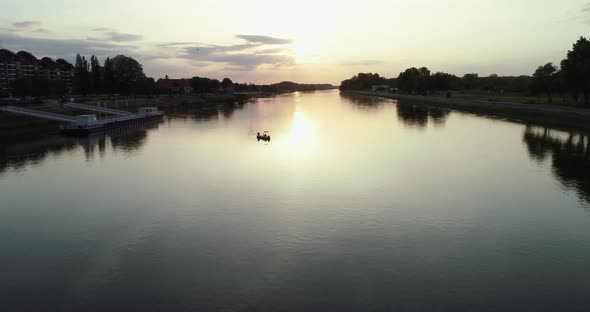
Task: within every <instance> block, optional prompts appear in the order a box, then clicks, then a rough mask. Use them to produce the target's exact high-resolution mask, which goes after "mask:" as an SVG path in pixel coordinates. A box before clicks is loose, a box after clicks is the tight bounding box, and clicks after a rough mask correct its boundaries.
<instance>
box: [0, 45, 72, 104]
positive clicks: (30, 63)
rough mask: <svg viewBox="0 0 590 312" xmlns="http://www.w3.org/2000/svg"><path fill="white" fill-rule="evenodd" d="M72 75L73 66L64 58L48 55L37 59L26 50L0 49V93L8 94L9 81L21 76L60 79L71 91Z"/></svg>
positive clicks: (69, 91) (68, 90) (9, 88)
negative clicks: (15, 51) (54, 57)
mask: <svg viewBox="0 0 590 312" xmlns="http://www.w3.org/2000/svg"><path fill="white" fill-rule="evenodd" d="M74 76H75V69H74V66H73V65H72V64H70V63H68V62H67V61H66V60H63V59H59V60H57V61H53V60H52V59H51V58H48V57H44V58H42V59H41V60H38V59H37V58H36V57H35V56H34V55H32V54H31V53H29V52H26V51H20V52H18V53H14V52H12V51H10V50H7V49H0V93H5V94H10V90H11V86H10V85H11V83H12V82H13V81H14V80H17V79H21V78H25V79H26V78H30V79H48V80H60V81H63V82H64V84H65V86H66V91H67V92H68V93H71V92H72V90H73V82H74Z"/></svg>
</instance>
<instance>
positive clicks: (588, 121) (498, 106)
mask: <svg viewBox="0 0 590 312" xmlns="http://www.w3.org/2000/svg"><path fill="white" fill-rule="evenodd" d="M343 93H345V94H358V95H365V96H374V97H380V98H386V99H392V100H397V101H402V102H410V103H412V104H415V105H427V106H436V107H441V108H449V109H454V110H458V111H464V112H471V113H476V114H484V115H489V116H494V117H503V118H507V119H516V120H519V121H525V122H527V121H528V122H535V123H541V124H543V125H547V126H555V127H568V128H575V129H578V130H584V131H590V109H585V108H576V107H563V106H557V105H540V104H521V103H512V102H495V101H483V100H466V99H455V98H443V97H433V96H420V95H406V94H392V93H384V92H370V91H344V92H343Z"/></svg>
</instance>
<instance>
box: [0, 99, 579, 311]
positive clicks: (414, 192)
mask: <svg viewBox="0 0 590 312" xmlns="http://www.w3.org/2000/svg"><path fill="white" fill-rule="evenodd" d="M262 130H269V131H270V132H271V135H272V141H271V142H270V143H263V142H257V141H256V138H255V134H256V132H257V131H262ZM589 142H590V140H589V137H588V136H587V135H585V134H580V133H576V132H571V131H559V130H555V129H548V128H543V127H539V126H533V125H525V124H519V123H514V122H507V121H502V120H494V119H491V118H484V117H478V116H474V115H469V114H463V113H458V112H449V111H444V110H437V109H425V108H418V107H415V106H412V105H411V104H409V103H397V104H396V103H394V102H393V101H387V100H378V99H371V98H357V97H350V96H341V95H340V94H339V93H338V92H336V91H328V92H316V93H296V94H290V95H284V96H278V97H276V98H271V99H260V100H258V101H257V102H256V103H248V104H245V105H240V106H238V107H222V108H220V109H219V110H212V111H207V112H200V113H199V114H192V113H189V114H179V113H175V114H168V116H167V117H166V118H165V120H164V122H162V123H160V124H154V125H150V126H149V127H147V128H145V129H135V130H134V131H131V132H126V133H120V134H111V135H109V136H106V137H105V136H102V137H101V136H97V137H91V138H87V139H72V138H62V137H49V138H45V139H37V140H31V141H24V142H21V143H19V144H9V145H6V144H4V145H2V147H1V148H0V254H1V257H0V310H2V311H33V310H35V311H114V310H129V311H131V310H140V311H352V310H354V311H385V310H395V311H416V310H429V311H474V310H495V311H497V310H537V311H539V310H547V311H556V310H560V311H574V310H576V311H583V310H589V309H590V296H589V293H590V266H589V264H590V204H589V203H590V148H589V144H590V143H589Z"/></svg>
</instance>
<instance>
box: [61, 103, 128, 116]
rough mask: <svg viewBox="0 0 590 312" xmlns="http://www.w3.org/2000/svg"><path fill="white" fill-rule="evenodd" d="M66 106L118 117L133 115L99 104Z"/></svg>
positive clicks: (66, 105)
mask: <svg viewBox="0 0 590 312" xmlns="http://www.w3.org/2000/svg"><path fill="white" fill-rule="evenodd" d="M64 106H65V107H69V108H75V109H81V110H86V111H90V112H95V113H105V114H111V115H116V116H130V115H133V114H132V113H130V112H126V111H120V110H116V109H112V108H106V107H101V106H100V103H98V105H97V106H92V105H86V104H80V103H74V102H70V103H66V104H64Z"/></svg>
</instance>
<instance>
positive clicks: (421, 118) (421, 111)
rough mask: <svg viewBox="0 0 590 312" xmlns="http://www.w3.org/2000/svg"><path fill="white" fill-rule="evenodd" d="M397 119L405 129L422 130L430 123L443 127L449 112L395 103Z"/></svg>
mask: <svg viewBox="0 0 590 312" xmlns="http://www.w3.org/2000/svg"><path fill="white" fill-rule="evenodd" d="M396 107H397V118H398V120H399V121H401V123H402V124H403V125H405V126H406V127H412V128H418V129H424V128H426V127H427V126H428V123H429V122H431V123H432V124H433V125H435V126H444V124H445V122H446V121H447V118H448V117H449V114H450V110H445V109H441V108H436V107H429V106H423V105H415V104H411V103H405V102H398V103H397V106H396Z"/></svg>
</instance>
